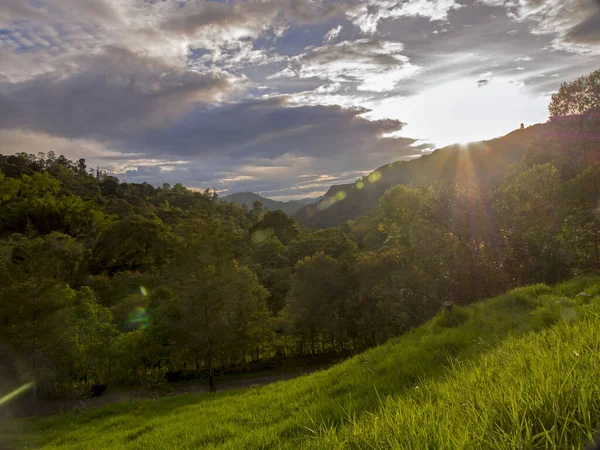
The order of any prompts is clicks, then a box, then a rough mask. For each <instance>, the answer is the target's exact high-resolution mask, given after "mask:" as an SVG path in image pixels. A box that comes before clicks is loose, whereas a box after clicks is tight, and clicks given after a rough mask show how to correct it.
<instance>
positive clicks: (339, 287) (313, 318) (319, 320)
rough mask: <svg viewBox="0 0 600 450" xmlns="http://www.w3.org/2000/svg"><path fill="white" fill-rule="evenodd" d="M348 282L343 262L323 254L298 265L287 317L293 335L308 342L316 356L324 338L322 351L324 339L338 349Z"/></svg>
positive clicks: (289, 296) (308, 258) (304, 260)
mask: <svg viewBox="0 0 600 450" xmlns="http://www.w3.org/2000/svg"><path fill="white" fill-rule="evenodd" d="M346 279H347V277H346V276H345V274H344V270H343V267H342V265H341V264H340V262H338V261H336V260H335V259H333V258H332V257H331V256H328V255H326V254H325V253H323V252H318V253H316V254H315V255H314V256H308V257H306V258H304V259H303V260H302V261H300V262H298V264H297V265H296V271H295V273H294V276H293V278H292V286H291V289H290V293H289V295H288V303H287V306H286V315H287V316H288V317H289V318H290V321H291V325H292V329H293V332H294V333H295V334H297V335H298V336H300V338H301V339H302V340H303V341H305V342H308V344H309V345H310V349H311V352H312V353H313V354H314V353H316V348H317V347H316V345H317V340H318V338H319V337H321V338H322V341H321V350H323V351H324V350H325V339H328V340H329V345H330V348H331V349H333V350H335V348H336V337H341V336H343V334H344V333H343V332H344V331H345V330H344V329H343V327H342V326H341V325H342V323H343V317H344V314H345V306H346V302H345V300H346V297H347V284H346V283H345V280H346Z"/></svg>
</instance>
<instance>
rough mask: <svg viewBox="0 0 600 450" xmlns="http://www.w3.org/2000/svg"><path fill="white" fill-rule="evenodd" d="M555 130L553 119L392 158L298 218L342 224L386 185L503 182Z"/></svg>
mask: <svg viewBox="0 0 600 450" xmlns="http://www.w3.org/2000/svg"><path fill="white" fill-rule="evenodd" d="M552 134H553V132H552V129H551V125H550V124H539V125H534V126H531V127H528V128H526V129H524V130H516V131H513V132H512V133H510V134H508V135H506V136H504V137H501V138H498V139H492V140H489V141H483V142H475V143H470V144H466V145H451V146H448V147H444V148H441V149H438V150H436V151H434V152H432V153H430V154H427V155H424V156H422V157H420V158H417V159H413V160H410V161H397V162H395V163H391V164H387V165H385V166H382V167H380V168H378V169H377V170H375V171H373V172H372V173H371V174H370V175H368V176H366V177H364V178H363V179H361V180H358V181H357V182H355V183H351V184H343V185H336V186H332V187H331V188H329V190H328V191H327V193H326V194H325V195H324V196H323V197H322V198H321V199H320V200H319V201H318V202H317V203H316V204H314V205H308V206H305V207H303V208H302V209H300V210H298V212H297V213H296V215H295V218H296V220H298V222H300V223H301V224H303V225H305V226H307V227H310V228H326V227H332V226H338V225H341V224H342V223H344V222H346V221H347V220H351V219H355V218H357V217H358V216H360V215H361V214H364V213H365V212H366V211H368V210H370V209H371V208H373V207H374V206H376V205H377V203H378V201H379V199H380V198H381V196H382V195H383V194H384V193H385V191H386V190H387V189H389V188H390V187H392V186H395V185H397V184H404V185H424V184H427V183H436V182H446V181H455V180H461V181H468V182H473V183H477V184H497V183H498V182H499V181H501V180H502V178H503V176H504V174H505V173H506V171H507V170H508V168H509V167H510V166H511V165H513V164H515V163H517V162H519V161H521V159H522V158H523V155H524V154H525V150H526V149H527V147H528V146H529V144H530V143H531V141H532V140H534V139H537V138H539V137H541V136H545V135H552Z"/></svg>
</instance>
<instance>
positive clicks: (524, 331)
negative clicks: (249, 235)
mask: <svg viewBox="0 0 600 450" xmlns="http://www.w3.org/2000/svg"><path fill="white" fill-rule="evenodd" d="M599 326H600V278H598V277H596V278H581V279H575V280H572V281H570V282H567V283H563V284H560V285H557V286H555V287H552V288H551V287H548V286H546V285H543V284H537V285H533V286H529V287H525V288H519V289H515V290H513V291H510V292H508V293H506V294H504V295H501V296H499V297H496V298H493V299H489V300H486V301H483V302H480V303H477V304H475V305H473V306H468V307H455V308H454V309H453V310H452V311H450V312H443V313H441V314H439V315H437V316H436V317H435V318H434V319H432V320H430V321H429V322H427V323H426V324H425V325H423V326H421V327H419V328H417V329H414V330H413V331H411V332H409V333H408V334H405V335H404V336H402V337H400V338H396V339H392V340H390V341H388V342H387V343H386V344H384V345H382V346H380V347H377V348H374V349H372V350H369V351H366V352H365V353H363V354H360V355H358V356H356V357H354V358H351V359H349V360H347V361H345V362H343V363H341V364H338V365H336V366H334V367H332V368H331V369H328V370H324V371H321V372H318V373H316V374H312V375H309V376H305V377H301V378H298V379H295V380H292V381H285V382H280V383H276V384H274V385H270V386H267V387H262V388H250V389H247V390H240V391H230V392H227V393H217V394H212V395H209V394H197V395H187V396H176V397H169V398H163V399H160V400H144V401H135V402H128V403H122V404H115V405H111V406H106V407H103V408H99V409H95V410H91V411H87V412H84V413H69V414H64V415H61V416H54V417H47V418H36V419H20V420H10V421H5V422H2V424H1V425H0V436H2V438H0V439H3V440H4V442H0V446H2V445H4V446H6V447H2V448H21V447H44V448H81V449H87V448H89V449H92V448H93V449H101V448H148V449H150V448H166V447H170V448H196V449H204V448H205V449H240V448H245V449H266V448H288V449H302V448H306V449H319V448H323V449H325V448H327V449H329V448H339V449H342V448H351V449H361V448H370V449H371V448H386V449H420V448H436V449H461V448H478V449H498V448H502V449H511V448H524V449H525V448H527V449H538V448H539V449H542V448H582V446H583V445H584V444H585V443H586V442H587V441H589V440H590V439H591V437H592V433H593V430H594V429H596V428H598V427H599V426H600V403H599V402H598V398H600V386H599V385H598V383H597V382H596V380H597V379H598V377H599V376H600V366H599V365H598V364H597V355H598V351H599V342H598V339H597V329H598V327H599Z"/></svg>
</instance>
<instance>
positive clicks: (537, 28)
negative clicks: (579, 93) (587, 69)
mask: <svg viewBox="0 0 600 450" xmlns="http://www.w3.org/2000/svg"><path fill="white" fill-rule="evenodd" d="M481 1H482V2H483V3H485V4H488V5H491V6H503V7H505V8H507V10H508V14H509V16H510V17H512V18H513V19H515V20H517V21H526V22H528V23H531V24H532V32H533V33H536V34H553V35H556V39H555V41H554V47H555V48H557V49H561V50H566V51H572V52H581V53H590V54H600V50H599V49H598V44H599V43H600V2H598V1H597V0H481Z"/></svg>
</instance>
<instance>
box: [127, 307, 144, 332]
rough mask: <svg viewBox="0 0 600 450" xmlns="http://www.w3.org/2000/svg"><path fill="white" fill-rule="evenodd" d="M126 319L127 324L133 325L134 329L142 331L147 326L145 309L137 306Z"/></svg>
mask: <svg viewBox="0 0 600 450" xmlns="http://www.w3.org/2000/svg"><path fill="white" fill-rule="evenodd" d="M128 319H129V320H127V323H129V324H131V325H133V326H134V327H135V328H138V329H140V328H141V329H144V328H146V327H147V326H148V311H146V308H143V307H141V306H138V307H137V308H135V309H134V310H133V311H132V312H130V313H129V316H128Z"/></svg>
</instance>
